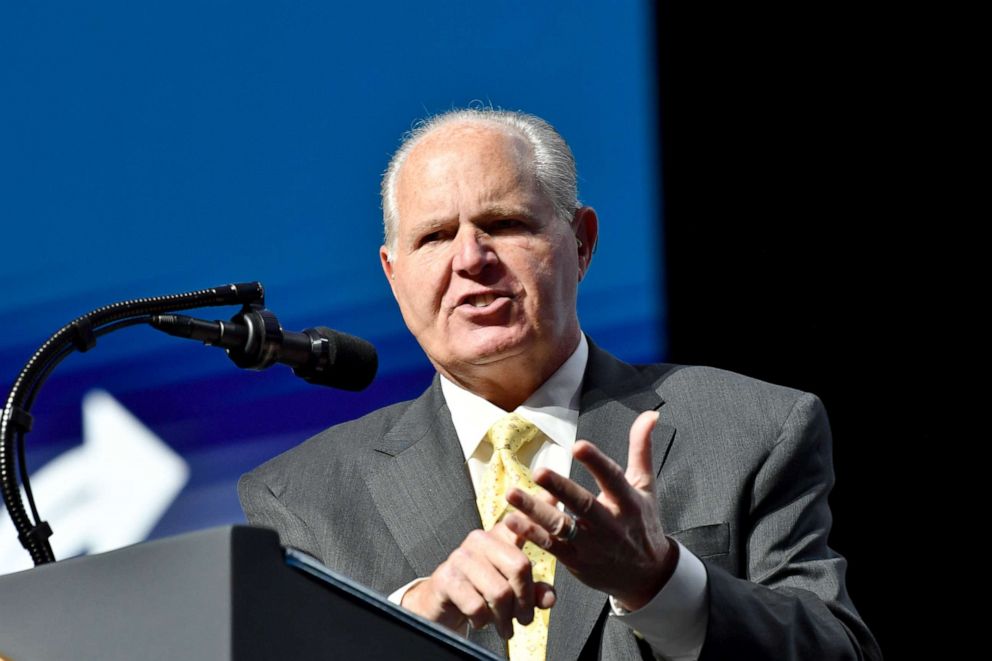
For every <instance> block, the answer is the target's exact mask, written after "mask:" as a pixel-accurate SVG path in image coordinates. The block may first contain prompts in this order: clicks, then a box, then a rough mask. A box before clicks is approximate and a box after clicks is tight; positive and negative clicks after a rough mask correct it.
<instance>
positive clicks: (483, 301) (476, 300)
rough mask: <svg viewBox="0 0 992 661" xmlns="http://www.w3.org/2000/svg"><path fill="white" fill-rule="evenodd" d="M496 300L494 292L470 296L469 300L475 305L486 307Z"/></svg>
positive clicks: (470, 303)
mask: <svg viewBox="0 0 992 661" xmlns="http://www.w3.org/2000/svg"><path fill="white" fill-rule="evenodd" d="M495 300H496V296H495V295H494V294H479V295H478V296H473V297H472V298H470V299H469V301H468V302H469V305H472V306H473V307H477V308H484V307H486V306H487V305H489V304H490V303H492V302H493V301H495Z"/></svg>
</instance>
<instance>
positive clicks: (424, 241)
mask: <svg viewBox="0 0 992 661" xmlns="http://www.w3.org/2000/svg"><path fill="white" fill-rule="evenodd" d="M444 237H445V232H444V230H435V231H433V232H428V233H427V234H424V235H423V236H421V237H420V239H419V240H418V241H417V247H421V246H426V245H430V244H432V243H437V242H438V241H442V240H444Z"/></svg>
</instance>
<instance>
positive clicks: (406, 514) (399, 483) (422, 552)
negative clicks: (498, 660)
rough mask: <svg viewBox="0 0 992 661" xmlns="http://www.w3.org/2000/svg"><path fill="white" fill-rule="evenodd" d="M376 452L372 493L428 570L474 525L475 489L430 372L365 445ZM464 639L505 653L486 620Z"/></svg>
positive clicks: (408, 551)
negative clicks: (421, 389) (417, 392)
mask: <svg viewBox="0 0 992 661" xmlns="http://www.w3.org/2000/svg"><path fill="white" fill-rule="evenodd" d="M372 449H373V450H374V451H375V452H376V453H378V454H379V455H381V456H382V461H379V462H377V468H375V469H373V471H372V472H371V473H370V475H369V478H368V485H369V490H370V492H371V494H372V500H373V501H374V502H375V504H376V507H377V508H378V510H379V514H380V516H382V519H383V521H385V523H386V526H387V527H388V528H389V531H390V532H391V533H392V535H393V537H394V538H395V540H396V543H397V545H398V546H399V547H400V551H401V552H402V553H403V556H404V557H405V558H406V559H407V562H409V563H410V565H411V566H412V567H413V569H414V571H415V573H416V575H417V576H419V577H425V576H430V575H431V574H432V573H433V572H434V570H435V569H437V567H438V565H440V564H441V563H442V562H444V560H445V559H447V557H448V555H450V554H451V552H452V551H453V550H454V549H455V548H457V547H458V546H459V545H460V544H461V543H462V540H464V539H465V537H466V535H468V534H469V533H470V532H471V531H472V530H474V529H475V528H481V527H482V524H481V522H480V520H479V510H478V508H477V507H476V504H475V490H474V489H473V488H472V480H471V478H470V477H469V474H468V468H467V467H466V465H465V457H464V455H463V454H462V449H461V445H460V444H459V443H458V436H457V434H456V433H455V428H454V426H453V425H452V424H451V414H450V413H449V412H448V407H447V405H445V403H444V396H443V395H442V394H441V388H440V384H439V381H438V379H437V377H435V378H434V383H433V384H432V385H431V387H430V388H429V389H428V390H427V392H425V393H424V394H423V395H422V396H421V397H420V398H419V399H416V400H414V402H413V403H412V404H410V406H409V408H407V410H406V412H405V413H404V414H403V415H402V416H401V417H400V418H399V420H397V422H396V424H395V425H393V427H392V429H390V430H389V431H387V432H386V434H384V435H383V437H382V438H381V439H380V440H379V441H378V442H377V443H376V444H375V445H374V446H373V448H372ZM469 639H470V640H471V641H472V642H474V643H476V644H478V645H481V646H483V647H486V648H487V649H489V650H491V651H492V652H494V653H496V654H499V655H501V656H504V657H505V656H506V645H505V644H504V643H503V641H502V639H501V638H500V637H499V635H498V634H497V633H496V630H495V629H494V628H493V627H489V628H487V629H486V630H483V631H472V632H471V635H470V636H469Z"/></svg>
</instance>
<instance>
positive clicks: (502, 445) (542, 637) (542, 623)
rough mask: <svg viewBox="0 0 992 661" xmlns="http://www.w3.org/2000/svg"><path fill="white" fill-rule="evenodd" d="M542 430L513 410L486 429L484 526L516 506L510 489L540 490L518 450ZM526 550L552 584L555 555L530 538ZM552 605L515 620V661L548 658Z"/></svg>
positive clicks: (539, 576)
mask: <svg viewBox="0 0 992 661" xmlns="http://www.w3.org/2000/svg"><path fill="white" fill-rule="evenodd" d="M539 433H540V430H539V429H538V428H537V427H535V426H534V424H533V423H531V422H529V421H528V420H526V419H524V418H522V417H520V416H519V415H517V414H516V413H511V414H509V415H507V416H504V417H502V418H500V419H499V420H497V421H496V424H494V425H493V426H492V427H490V428H489V431H488V432H486V438H485V440H486V441H488V442H489V443H491V444H492V446H493V455H492V458H491V459H490V460H489V464H488V465H487V466H486V471H485V472H484V473H483V475H482V480H481V482H480V486H479V497H478V498H477V499H476V502H477V504H478V506H479V515H480V516H481V518H482V527H483V528H484V529H485V530H490V529H491V528H492V527H493V526H495V525H496V523H497V522H499V520H500V519H502V518H503V516H504V515H505V514H506V512H507V510H508V509H512V508H511V507H510V505H509V504H508V503H507V502H506V493H507V492H508V491H509V490H510V489H512V488H513V487H516V488H518V489H520V490H521V491H526V492H528V493H532V494H536V493H537V492H538V491H539V490H540V487H539V486H537V485H536V484H535V483H534V480H533V478H532V477H531V474H530V469H529V468H527V466H525V465H524V464H523V463H521V462H520V460H519V459H517V452H518V451H519V450H520V448H522V447H524V446H525V445H527V443H529V442H530V441H532V440H533V439H534V437H535V436H537V435H538V434H539ZM523 551H524V554H525V555H526V556H527V558H528V559H530V562H531V565H532V566H533V574H534V581H535V582H536V581H543V582H545V583H548V584H551V583H553V581H554V577H555V557H554V556H553V555H551V554H550V553H548V552H547V551H545V550H544V549H542V548H540V547H539V546H536V545H534V544H532V543H531V542H527V543H526V544H524V548H523ZM550 615H551V612H550V611H549V610H548V609H543V608H535V609H534V620H533V621H532V622H531V623H530V624H528V625H527V626H523V625H522V624H520V623H519V622H517V621H516V620H513V638H511V639H510V641H509V654H510V659H511V661H544V657H545V651H546V649H547V646H548V619H549V617H550Z"/></svg>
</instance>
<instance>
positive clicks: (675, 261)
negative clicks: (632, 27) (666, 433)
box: [656, 2, 956, 658]
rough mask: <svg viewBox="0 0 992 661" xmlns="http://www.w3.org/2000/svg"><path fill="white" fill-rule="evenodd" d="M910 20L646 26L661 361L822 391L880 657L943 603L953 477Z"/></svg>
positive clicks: (842, 529)
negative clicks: (941, 455) (946, 459)
mask: <svg viewBox="0 0 992 661" xmlns="http://www.w3.org/2000/svg"><path fill="white" fill-rule="evenodd" d="M903 27H904V26H903V25H901V24H900V22H899V19H898V16H897V15H895V14H893V13H890V11H889V10H888V9H886V8H884V7H879V6H871V5H851V6H846V7H845V6H843V5H819V6H814V5H811V4H804V3H786V2H773V3H763V4H761V5H760V6H755V4H754V3H721V4H713V3H677V2H661V3H659V5H658V9H657V15H656V29H657V31H656V34H657V55H658V60H657V61H658V75H659V90H660V99H659V101H660V110H661V112H660V125H661V131H660V136H661V154H662V171H663V179H662V185H663V188H664V201H665V202H664V214H665V217H664V226H665V237H664V245H662V246H659V251H660V252H661V253H662V254H664V256H665V260H666V263H667V265H668V272H667V275H666V278H667V283H666V285H667V290H668V296H669V315H670V316H669V319H668V324H669V329H670V351H669V359H670V360H671V361H672V362H676V363H694V364H707V365H715V366H719V367H724V368H727V369H731V370H734V371H738V372H743V373H746V374H749V375H751V376H756V377H758V378H761V379H764V380H767V381H772V382H776V383H781V384H784V385H789V386H793V387H796V388H801V389H804V390H808V391H811V392H814V393H816V394H818V395H819V396H820V397H821V398H822V399H823V400H824V402H825V404H826V406H827V411H828V413H829V415H830V420H831V425H832V428H833V432H834V459H835V470H836V476H837V483H836V486H835V488H834V491H833V493H832V495H831V505H832V507H833V511H834V527H833V531H832V534H831V545H832V546H833V547H834V548H835V549H837V550H838V551H839V552H840V553H842V554H843V555H845V556H846V557H847V558H848V560H849V563H850V564H849V570H848V571H849V573H848V588H849V590H850V592H851V594H852V597H853V599H854V602H855V605H856V606H857V607H858V609H859V611H860V612H861V614H862V616H863V617H864V618H865V620H866V622H867V623H868V625H869V627H871V628H872V630H873V631H874V632H875V635H876V637H877V638H878V640H879V644H880V645H881V647H882V651H883V653H884V654H885V655H886V656H887V657H888V658H900V657H902V656H903V655H904V653H908V652H909V651H910V650H913V651H915V652H916V654H914V656H916V655H918V654H920V653H921V652H922V651H923V649H922V647H921V646H923V644H924V638H925V636H926V629H925V628H915V627H914V622H915V621H917V620H919V621H924V620H929V619H930V612H931V611H933V610H938V611H939V610H941V609H942V606H940V604H934V603H931V602H930V601H928V599H925V598H923V594H924V593H925V592H926V591H927V590H929V589H930V587H931V586H932V585H933V584H934V583H937V582H938V579H939V578H941V577H940V576H938V575H937V574H936V568H937V566H935V565H934V564H932V563H933V561H934V560H935V559H937V558H941V554H939V553H935V551H936V550H937V549H938V548H939V544H941V535H940V532H941V531H940V529H939V528H934V527H933V526H935V525H938V524H939V520H937V519H935V518H932V514H931V512H930V510H931V509H933V508H935V507H936V505H935V499H934V498H933V494H935V493H938V492H939V491H940V490H941V489H945V488H947V486H948V485H949V483H950V479H949V478H947V477H943V476H941V472H940V470H939V469H937V468H936V467H935V466H926V465H925V464H926V462H928V461H930V460H929V458H928V455H929V454H930V451H931V449H932V448H933V447H934V444H935V443H936V444H937V447H939V446H940V444H941V443H946V442H951V441H953V440H954V439H952V438H948V437H947V432H946V430H945V429H942V427H941V426H939V422H940V420H942V417H941V416H940V414H941V413H942V411H941V410H940V409H939V407H938V406H937V405H936V401H938V399H939V398H940V393H939V392H935V391H938V390H940V389H941V388H945V387H946V385H947V384H946V383H944V384H941V382H942V381H944V379H942V378H941V377H942V376H943V372H944V370H945V367H944V366H943V365H942V360H943V359H944V357H943V355H944V353H945V352H946V349H947V347H948V345H949V344H951V343H952V342H953V337H952V333H951V331H950V330H945V329H947V328H948V325H949V324H948V323H947V322H946V321H945V318H944V317H945V315H944V312H943V311H942V308H943V306H944V300H945V299H946V297H945V296H944V292H943V291H942V284H941V283H942V277H941V275H940V274H941V273H942V272H943V271H944V270H945V267H946V266H947V265H948V262H949V260H948V259H947V257H946V255H945V253H944V252H943V251H942V250H941V249H940V248H939V246H940V245H941V244H942V243H943V242H942V240H941V237H942V236H943V235H945V234H946V233H947V232H948V231H949V230H947V229H946V228H945V227H942V225H941V219H940V218H937V217H933V216H931V208H930V206H929V204H930V200H929V199H928V191H929V190H930V189H931V188H932V182H930V181H928V180H927V178H926V176H925V175H922V174H921V170H922V169H925V164H926V156H925V155H924V151H923V149H924V146H923V145H922V143H923V142H925V140H926V135H925V133H924V132H922V131H921V130H920V128H921V127H925V119H924V120H922V123H921V115H924V114H925V106H924V105H923V104H922V103H921V97H924V96H925V94H926V88H925V86H924V83H923V82H922V81H919V85H920V86H921V87H922V89H919V90H917V94H916V95H911V94H908V93H907V91H908V90H909V89H910V88H911V87H912V85H913V81H912V80H911V79H912V78H913V76H914V75H915V73H914V67H915V65H916V64H918V61H917V59H916V57H915V54H914V43H912V42H915V41H916V39H917V37H916V36H914V37H913V39H909V40H907V39H904V37H903V36H900V35H903V34H905V31H903V30H902V28H903ZM925 35H926V32H925V31H924V32H923V33H921V36H920V43H923V42H924V41H925V39H924V37H925ZM909 96H915V97H916V98H908V97H909ZM937 384H941V385H937ZM951 384H952V385H953V382H951ZM945 550H946V551H947V552H948V553H947V554H946V555H944V556H943V558H942V560H941V561H942V562H944V563H945V565H942V566H946V563H951V564H952V565H953V563H954V562H955V561H954V559H953V558H954V555H953V554H954V552H955V551H956V549H954V548H949V547H945ZM948 605H949V606H952V607H953V606H954V605H955V603H954V602H949V603H948ZM928 626H929V628H930V629H933V628H935V624H934V622H933V621H931V622H930V624H929V625H928ZM946 651H947V650H946V649H945V652H946Z"/></svg>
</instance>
